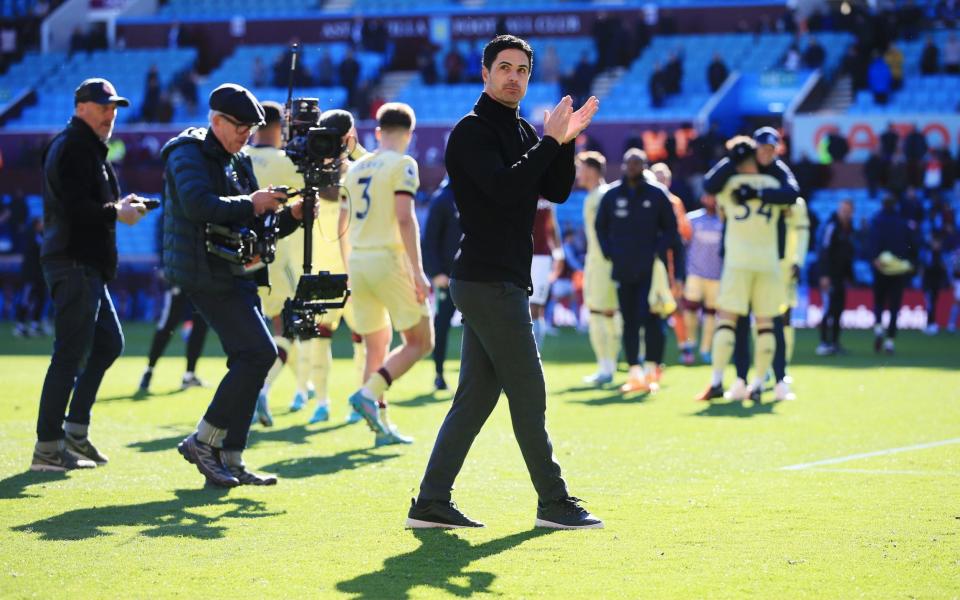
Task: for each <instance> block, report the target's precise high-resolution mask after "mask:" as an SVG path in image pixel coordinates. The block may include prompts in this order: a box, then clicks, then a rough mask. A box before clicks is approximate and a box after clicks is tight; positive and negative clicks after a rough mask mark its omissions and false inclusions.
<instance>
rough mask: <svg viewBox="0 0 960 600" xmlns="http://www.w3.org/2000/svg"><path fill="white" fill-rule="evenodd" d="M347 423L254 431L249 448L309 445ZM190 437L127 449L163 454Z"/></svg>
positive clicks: (187, 432)
mask: <svg viewBox="0 0 960 600" xmlns="http://www.w3.org/2000/svg"><path fill="white" fill-rule="evenodd" d="M346 426H347V423H338V424H336V425H330V426H327V427H321V428H319V429H308V428H307V426H306V425H292V426H290V427H285V428H283V429H254V430H252V431H251V432H250V438H249V440H248V441H247V448H251V447H252V446H255V445H256V444H258V443H260V442H284V443H287V444H296V445H301V444H307V443H309V442H310V437H311V436H314V435H317V434H318V433H324V432H327V431H335V430H337V429H340V428H342V427H346ZM188 435H190V428H189V427H188V428H185V429H184V430H183V432H182V433H178V434H176V435H172V436H170V437H164V438H157V439H155V440H145V441H142V442H133V443H132V444H127V448H133V449H134V450H139V451H140V452H162V451H164V450H173V449H174V448H176V447H177V444H179V443H180V442H181V441H182V440H183V438H185V437H187V436H188Z"/></svg>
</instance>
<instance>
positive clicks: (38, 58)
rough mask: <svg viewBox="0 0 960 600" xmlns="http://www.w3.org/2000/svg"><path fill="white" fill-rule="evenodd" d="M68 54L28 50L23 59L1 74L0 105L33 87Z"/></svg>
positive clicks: (61, 62) (51, 71)
mask: <svg viewBox="0 0 960 600" xmlns="http://www.w3.org/2000/svg"><path fill="white" fill-rule="evenodd" d="M65 58H66V54H65V53H63V52H50V53H48V54H40V53H39V52H28V53H27V54H26V55H24V57H23V60H21V61H20V62H18V63H16V64H14V65H13V66H12V67H10V69H9V70H8V71H7V72H6V73H5V74H3V75H2V76H0V105H3V104H5V103H7V102H9V101H10V100H12V99H13V98H14V96H16V95H17V94H18V93H20V92H21V91H23V90H25V89H28V88H30V87H33V86H34V85H36V84H37V83H39V82H40V81H42V80H43V79H44V78H45V77H46V76H47V75H50V74H51V73H53V72H54V71H56V70H57V67H59V66H60V65H61V64H63V61H64V59H65Z"/></svg>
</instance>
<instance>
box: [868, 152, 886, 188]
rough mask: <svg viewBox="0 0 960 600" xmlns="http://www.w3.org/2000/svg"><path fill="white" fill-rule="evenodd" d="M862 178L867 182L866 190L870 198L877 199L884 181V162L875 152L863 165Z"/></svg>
mask: <svg viewBox="0 0 960 600" xmlns="http://www.w3.org/2000/svg"><path fill="white" fill-rule="evenodd" d="M863 178H864V179H866V180H867V190H868V191H869V192H870V197H871V198H876V197H877V192H878V191H879V189H880V186H881V185H882V184H883V183H884V181H885V180H886V162H885V161H884V160H883V159H882V158H881V157H880V155H879V154H877V153H876V152H872V153H870V157H869V158H867V160H866V161H865V162H864V163H863Z"/></svg>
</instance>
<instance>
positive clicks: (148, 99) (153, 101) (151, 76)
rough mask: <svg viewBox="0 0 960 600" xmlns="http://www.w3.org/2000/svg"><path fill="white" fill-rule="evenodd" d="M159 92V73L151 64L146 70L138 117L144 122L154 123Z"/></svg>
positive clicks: (158, 103) (155, 66)
mask: <svg viewBox="0 0 960 600" xmlns="http://www.w3.org/2000/svg"><path fill="white" fill-rule="evenodd" d="M161 92H162V90H161V88H160V74H159V73H158V72H157V65H151V66H150V69H149V70H148V71H147V83H146V89H145V90H144V92H143V108H142V109H141V111H140V118H141V119H142V120H143V121H144V122H146V123H155V122H156V121H157V109H158V108H159V105H160V93H161Z"/></svg>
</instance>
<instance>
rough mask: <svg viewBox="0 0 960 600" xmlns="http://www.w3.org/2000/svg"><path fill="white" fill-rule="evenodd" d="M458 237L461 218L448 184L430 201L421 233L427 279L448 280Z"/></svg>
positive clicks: (457, 245)
mask: <svg viewBox="0 0 960 600" xmlns="http://www.w3.org/2000/svg"><path fill="white" fill-rule="evenodd" d="M461 234H462V232H461V231H460V215H459V214H457V205H456V203H455V202H454V201H453V190H452V189H451V188H450V184H449V182H447V183H446V184H445V185H443V186H442V187H441V188H440V189H438V190H437V191H436V193H435V194H434V195H433V199H432V200H431V201H430V212H429V213H427V224H426V226H425V228H424V231H423V241H422V243H421V246H422V248H423V270H424V271H425V272H426V274H427V276H428V277H430V278H431V279H432V278H434V277H436V276H437V275H446V276H448V277H449V276H450V273H451V272H452V271H453V259H454V257H455V256H456V255H457V248H458V247H459V246H460V236H461Z"/></svg>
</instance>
